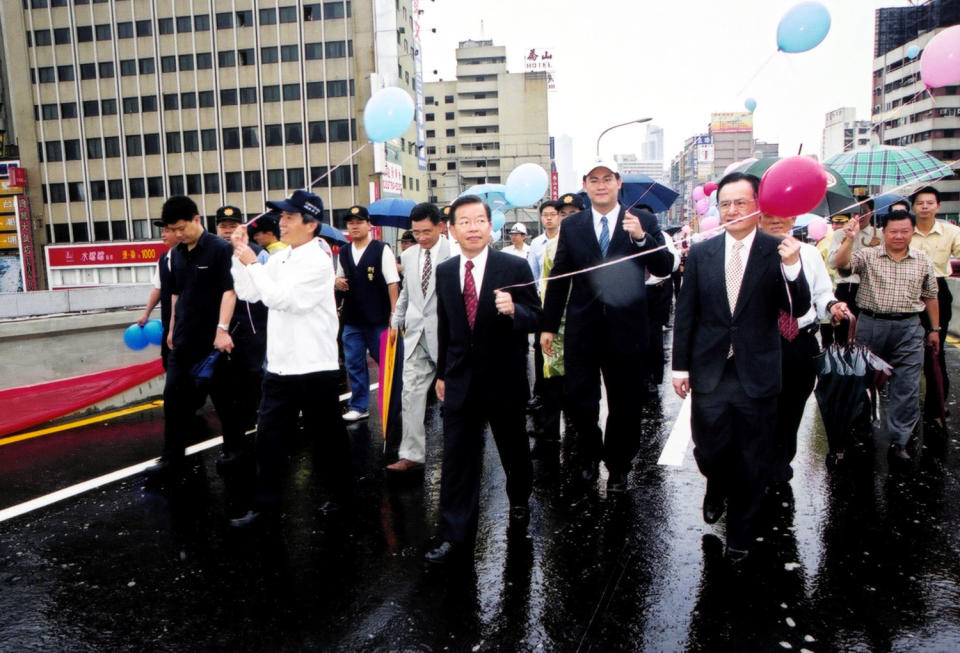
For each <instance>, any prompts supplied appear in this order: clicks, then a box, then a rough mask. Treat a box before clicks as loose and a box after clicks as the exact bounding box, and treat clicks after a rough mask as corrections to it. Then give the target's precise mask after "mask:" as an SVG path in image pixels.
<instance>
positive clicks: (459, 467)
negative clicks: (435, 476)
mask: <svg viewBox="0 0 960 653" xmlns="http://www.w3.org/2000/svg"><path fill="white" fill-rule="evenodd" d="M488 422H489V423H490V430H491V431H492V432H493V439H494V441H495V442H496V443H497V452H498V453H499V454H500V463H501V464H502V465H503V471H504V473H505V474H506V477H507V498H508V499H509V500H510V505H511V506H526V505H527V504H528V502H529V500H530V492H531V490H532V488H533V466H532V464H531V462H530V444H529V442H528V440H527V432H526V406H525V405H524V402H517V401H513V402H511V403H509V404H508V405H503V404H501V403H498V401H497V400H495V399H494V397H491V396H490V394H489V388H486V389H483V388H473V387H472V388H471V389H470V392H469V393H468V394H467V400H466V402H465V403H464V404H463V405H462V406H460V407H459V408H456V409H450V407H449V406H444V409H443V464H442V475H441V477H440V519H441V523H442V530H443V538H444V539H445V540H448V541H451V542H466V541H469V540H472V539H473V538H474V536H475V535H476V532H477V519H478V516H479V514H480V475H481V471H482V469H483V440H484V435H483V434H484V427H485V426H486V424H487V423H488Z"/></svg>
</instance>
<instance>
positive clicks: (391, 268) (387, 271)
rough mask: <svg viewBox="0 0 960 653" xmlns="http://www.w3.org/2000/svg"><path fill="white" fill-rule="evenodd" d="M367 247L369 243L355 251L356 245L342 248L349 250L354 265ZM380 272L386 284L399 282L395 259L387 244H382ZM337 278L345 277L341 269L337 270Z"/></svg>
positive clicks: (358, 262) (351, 244) (352, 244)
mask: <svg viewBox="0 0 960 653" xmlns="http://www.w3.org/2000/svg"><path fill="white" fill-rule="evenodd" d="M369 246H370V243H369V242H368V243H367V244H366V245H364V246H363V248H362V249H357V245H356V243H350V244H349V245H344V247H349V248H350V255H351V256H352V257H353V264H354V265H359V264H360V259H361V258H362V257H363V253H364V252H365V251H367V247H369ZM380 271H381V272H382V273H383V279H384V281H385V282H386V283H399V282H400V271H399V270H398V269H397V258H396V257H395V256H394V255H393V250H391V249H390V245H387V244H384V246H383V254H382V255H381V256H380ZM337 276H338V277H343V276H345V275H344V274H343V270H342V269H340V270H337Z"/></svg>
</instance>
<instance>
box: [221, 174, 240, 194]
mask: <svg viewBox="0 0 960 653" xmlns="http://www.w3.org/2000/svg"><path fill="white" fill-rule="evenodd" d="M223 179H224V181H225V182H226V186H227V192H228V193H242V192H243V173H240V172H228V173H226V174H224V175H223Z"/></svg>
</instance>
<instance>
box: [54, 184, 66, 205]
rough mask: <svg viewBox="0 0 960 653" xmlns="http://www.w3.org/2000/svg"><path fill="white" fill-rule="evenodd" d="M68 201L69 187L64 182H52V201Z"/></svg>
mask: <svg viewBox="0 0 960 653" xmlns="http://www.w3.org/2000/svg"><path fill="white" fill-rule="evenodd" d="M66 201H67V187H66V186H65V185H64V184H50V202H51V203H52V204H60V203H62V202H66Z"/></svg>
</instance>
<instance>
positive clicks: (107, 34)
mask: <svg viewBox="0 0 960 653" xmlns="http://www.w3.org/2000/svg"><path fill="white" fill-rule="evenodd" d="M417 4H418V0H372V1H371V2H359V3H358V2H350V1H349V0H334V1H328V2H313V3H305V2H302V1H296V2H293V1H290V0H287V1H284V0H275V1H273V2H269V1H254V0H172V1H168V2H153V1H150V0H110V1H107V0H22V2H16V1H15V0H10V1H7V2H4V3H2V6H0V29H2V34H3V48H2V54H0V57H2V64H3V66H2V67H3V68H4V73H5V75H6V82H7V84H8V86H9V99H10V107H9V109H8V114H9V117H10V119H11V120H12V123H13V124H12V125H8V133H10V134H12V135H14V136H15V138H16V143H17V145H18V147H19V158H20V160H21V163H22V166H23V167H24V168H26V170H27V175H28V185H29V190H28V193H29V198H30V205H31V208H32V213H33V216H34V222H35V226H36V233H35V241H36V242H39V243H49V244H62V243H85V242H109V241H122V242H127V241H134V240H140V239H151V238H154V237H155V236H156V231H155V229H154V228H153V227H152V226H151V220H153V219H156V218H158V217H159V215H160V208H161V206H162V204H163V202H164V200H165V198H166V197H168V196H170V195H175V194H187V195H190V196H191V197H193V198H194V199H195V200H196V202H197V204H198V206H199V208H200V211H201V213H202V214H203V215H205V216H208V219H209V218H210V217H212V216H213V215H214V213H215V212H216V209H217V208H218V207H220V206H222V205H224V204H232V205H235V206H238V207H239V208H240V209H241V211H242V212H243V213H245V214H247V215H248V216H250V215H256V214H258V213H260V212H261V211H262V210H263V208H264V203H265V201H266V200H267V199H269V198H276V197H282V196H285V195H287V194H289V193H291V192H293V191H294V190H296V189H298V188H304V187H307V186H308V185H309V184H310V183H311V182H312V181H313V180H316V179H317V178H318V177H321V176H322V175H324V174H325V173H328V172H329V174H327V175H326V176H325V177H324V178H323V179H322V180H321V181H320V182H318V183H317V184H316V185H315V186H313V188H312V190H313V191H314V192H316V193H317V194H318V195H320V196H321V197H322V198H323V200H324V204H325V205H326V207H328V209H329V215H328V216H327V219H328V220H331V221H332V223H333V224H334V225H336V226H340V225H341V224H342V218H343V215H344V213H345V211H346V209H347V208H348V207H349V206H350V205H351V204H354V203H367V202H369V201H370V200H371V199H372V198H373V197H372V196H376V195H380V194H383V190H384V188H387V187H388V186H389V185H388V184H387V183H386V179H384V178H383V177H384V175H385V173H389V172H391V170H389V169H388V168H389V167H388V166H387V165H386V164H387V162H390V163H391V164H392V165H393V169H392V171H399V174H396V175H395V176H397V177H399V179H397V180H396V181H398V182H400V184H396V185H395V186H398V187H400V188H399V189H398V188H396V187H394V191H396V190H402V192H403V194H404V195H412V196H413V197H414V198H418V197H420V198H423V199H425V197H426V178H425V167H426V164H425V161H422V162H421V161H419V160H418V155H419V152H418V139H417V131H418V130H417V127H416V126H415V125H414V126H411V127H410V128H409V129H408V130H407V133H406V134H404V137H403V138H400V139H397V141H396V142H394V143H388V144H386V145H378V146H373V147H370V146H368V147H363V145H364V143H365V142H366V137H365V134H364V132H363V125H362V111H363V107H364V104H365V102H366V100H367V99H368V98H369V97H370V95H371V93H372V92H374V91H376V90H378V89H379V88H381V87H382V86H400V87H401V88H404V89H405V90H407V91H408V92H409V93H410V94H411V95H412V96H414V95H416V90H417V84H418V81H419V77H418V74H419V47H420V46H419V42H418V41H417V39H416V34H417V31H418V25H417V24H416V21H417V18H418V15H419V14H418V12H417V10H416V5H417ZM418 115H419V116H421V117H422V110H421V111H420V112H419V113H418ZM419 144H420V145H423V143H422V139H421V142H420V143H419ZM358 150H359V152H358V153H357V154H356V156H354V157H353V158H352V159H350V156H351V154H353V153H356V152H357V151H358ZM341 162H346V163H344V164H343V165H340V166H339V167H336V169H333V168H334V166H337V164H340V163H341ZM421 163H422V168H423V170H421V165H420V164H421ZM391 176H392V175H391ZM401 184H402V185H401ZM395 194H400V193H399V192H395ZM211 222H212V220H211ZM211 226H212V225H211ZM38 249H39V248H38ZM118 267H120V268H123V267H124V266H118ZM142 272H143V271H142V270H140V269H137V268H136V267H133V268H131V271H130V272H127V273H124V272H122V271H121V270H117V271H113V272H104V273H102V274H101V277H102V278H100V279H99V282H100V283H122V282H129V281H141V280H142V277H143V274H142ZM95 276H96V275H94V276H93V277H90V276H89V275H87V276H84V277H78V276H77V275H74V274H63V275H61V276H60V277H57V278H54V277H53V276H51V277H50V285H52V286H54V287H56V286H58V285H63V286H67V285H76V283H77V282H78V280H79V281H82V282H84V283H88V282H89V281H90V280H91V279H93V280H94V281H96V279H95Z"/></svg>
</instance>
